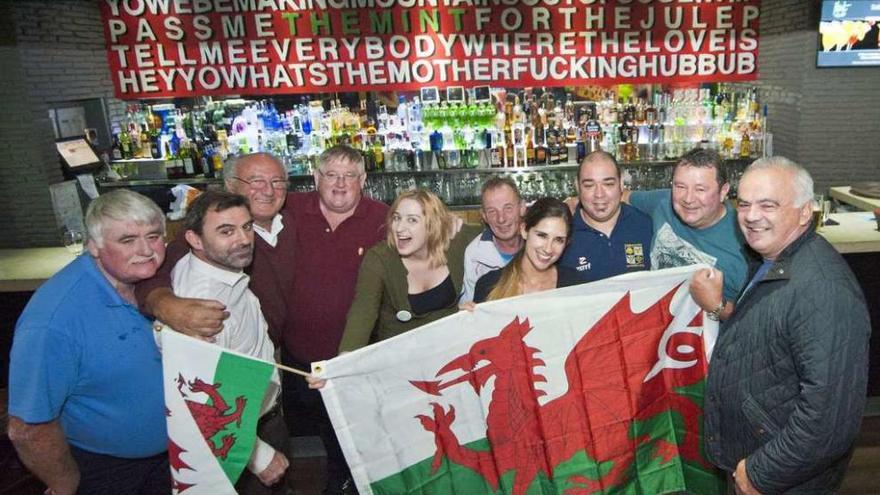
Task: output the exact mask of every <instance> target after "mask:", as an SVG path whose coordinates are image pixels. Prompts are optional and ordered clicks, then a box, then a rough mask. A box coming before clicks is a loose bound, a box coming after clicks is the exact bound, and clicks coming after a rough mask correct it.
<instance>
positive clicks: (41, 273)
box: [0, 247, 75, 292]
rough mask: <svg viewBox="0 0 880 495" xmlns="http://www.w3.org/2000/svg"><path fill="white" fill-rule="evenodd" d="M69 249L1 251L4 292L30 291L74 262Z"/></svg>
mask: <svg viewBox="0 0 880 495" xmlns="http://www.w3.org/2000/svg"><path fill="white" fill-rule="evenodd" d="M74 258H75V256H74V255H73V254H71V253H70V252H69V251H68V250H67V248H63V247H49V248H26V249H0V292H30V291H34V290H36V289H37V287H39V286H40V285H41V284H42V283H43V282H45V281H46V280H48V279H49V278H50V277H52V275H55V273H56V272H57V271H58V270H61V269H62V268H64V267H65V266H66V265H67V264H68V263H70V262H71V261H73V259H74Z"/></svg>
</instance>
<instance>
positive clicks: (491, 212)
mask: <svg viewBox="0 0 880 495" xmlns="http://www.w3.org/2000/svg"><path fill="white" fill-rule="evenodd" d="M480 202H481V205H480V216H481V217H482V218H483V223H485V224H486V230H484V231H483V232H482V233H481V234H480V235H478V236H477V237H475V238H474V240H473V241H471V243H470V244H468V246H467V249H465V251H464V280H463V281H462V285H463V287H462V294H461V298H460V299H459V302H462V303H465V302H469V301H473V300H474V286H475V285H476V284H477V280H479V279H480V277H482V276H483V275H485V274H487V273H489V272H490V271H492V270H498V269H500V268H504V267H505V266H506V265H507V263H508V262H509V261H510V260H511V259H513V256H514V255H515V254H516V253H517V252H518V251H519V250H520V248H521V247H522V245H523V238H522V235H521V234H520V231H519V230H520V225H522V217H523V215H524V214H525V212H526V204H525V201H523V200H522V197H520V195H519V189H518V188H517V187H516V182H514V181H513V179H511V178H509V177H491V178H490V179H489V180H487V181H486V182H485V183H484V184H483V190H482V192H481V194H480Z"/></svg>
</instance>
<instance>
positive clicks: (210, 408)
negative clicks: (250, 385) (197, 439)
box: [177, 375, 247, 459]
mask: <svg viewBox="0 0 880 495" xmlns="http://www.w3.org/2000/svg"><path fill="white" fill-rule="evenodd" d="M220 386H221V384H220V383H215V384H213V385H211V384H208V383H205V382H204V381H202V379H201V378H196V379H195V380H192V381H191V382H188V383H187V381H186V380H185V379H184V378H183V375H179V376H178V378H177V390H179V391H180V395H181V396H183V399H184V401H185V402H186V406H187V407H188V408H189V411H190V413H192V416H193V419H195V422H196V424H197V425H198V426H199V431H200V432H201V433H202V436H203V437H204V438H205V441H206V442H208V446H209V447H210V448H211V452H212V453H213V454H214V456H215V457H218V458H220V459H226V456H227V455H228V454H229V449H231V448H232V446H233V445H234V444H235V435H234V434H229V435H225V436H223V438H221V439H220V445H219V446H218V445H216V444H215V443H214V440H213V438H214V436H215V435H216V434H217V433H218V432H220V431H221V430H223V429H224V428H226V425H228V424H230V423H233V422H234V423H235V424H236V426H241V415H242V413H243V412H244V406H245V404H246V403H247V399H246V398H245V397H244V396H239V397H237V398H236V399H235V411H230V410H229V409H230V407H229V404H227V403H226V400H225V399H224V398H223V396H222V395H220V393H219V392H218V391H217V389H218V388H220ZM184 388H187V389H189V390H188V392H186V391H184ZM190 393H192V394H198V393H203V394H207V395H208V402H206V403H204V404H203V403H201V402H196V401H194V400H191V399H188V398H187V397H188V396H189V394H190Z"/></svg>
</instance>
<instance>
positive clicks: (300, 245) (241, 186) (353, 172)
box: [138, 146, 388, 494]
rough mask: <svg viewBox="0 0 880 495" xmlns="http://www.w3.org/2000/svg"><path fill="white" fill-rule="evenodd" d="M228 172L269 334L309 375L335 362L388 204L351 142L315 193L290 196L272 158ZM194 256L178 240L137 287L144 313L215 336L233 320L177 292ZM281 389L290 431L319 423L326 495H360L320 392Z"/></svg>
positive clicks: (336, 149)
mask: <svg viewBox="0 0 880 495" xmlns="http://www.w3.org/2000/svg"><path fill="white" fill-rule="evenodd" d="M225 171H226V174H225V175H226V180H225V186H226V189H227V190H229V191H230V192H234V193H237V194H241V195H242V196H245V197H247V198H248V202H249V206H250V211H251V215H252V216H253V219H254V229H255V231H256V233H257V236H256V240H255V252H254V261H253V264H252V265H251V266H250V270H249V275H250V276H251V283H250V287H251V290H252V291H253V292H254V294H256V295H257V297H258V298H259V299H260V304H261V306H262V309H263V313H264V316H265V317H266V320H267V321H268V323H269V333H270V335H271V336H272V338H273V340H275V341H276V343H278V344H283V345H280V347H281V348H282V361H283V362H284V363H285V364H288V365H290V366H294V367H297V368H301V369H310V366H309V363H310V362H312V361H320V360H324V359H329V358H332V357H334V356H336V350H337V348H338V347H339V342H340V340H341V338H342V332H343V330H344V329H345V319H346V315H347V313H348V309H349V306H351V302H352V300H353V299H354V286H355V282H356V281H357V274H358V270H359V268H360V264H361V260H362V258H363V255H364V253H366V251H367V250H368V249H369V248H370V247H372V246H373V244H375V243H377V242H379V241H380V240H383V239H384V237H385V228H384V222H385V214H386V212H387V210H388V206H387V205H385V204H383V203H380V202H378V201H374V200H372V199H370V198H364V197H363V186H364V183H365V181H366V174H365V171H364V161H363V157H362V156H361V154H360V153H359V152H358V151H357V150H355V149H353V148H351V147H348V146H333V147H331V148H328V149H327V150H325V151H324V153H322V154H321V157H320V159H319V164H318V168H317V170H316V171H315V174H314V177H315V187H316V189H317V190H316V191H313V192H308V193H288V192H287V191H286V190H287V174H286V172H285V170H284V167H283V166H282V164H281V163H280V162H279V161H278V159H277V158H275V157H274V156H272V155H270V154H267V153H254V154H250V155H245V156H242V157H239V158H238V159H237V160H235V161H234V162H233V163H232V164H230V165H229V166H227V167H226V170H225ZM175 245H176V246H175ZM186 252H187V246H186V244H185V243H183V242H179V243H178V242H175V243H172V246H169V253H168V259H169V260H170V262H167V263H166V264H165V266H163V268H162V270H161V271H160V275H157V277H156V278H155V279H154V280H151V281H149V282H147V283H142V284H141V285H140V286H139V287H138V294H139V298H140V300H141V302H142V308H143V309H144V310H146V311H148V312H150V313H152V314H153V315H155V316H156V317H158V318H159V319H160V320H162V321H163V322H164V323H166V324H168V325H169V326H171V327H172V328H175V329H177V330H180V331H182V332H184V333H189V334H194V335H201V336H210V335H213V334H215V333H217V332H218V331H219V330H220V329H221V328H222V325H223V320H224V319H225V318H226V317H228V316H229V314H228V313H227V312H226V308H225V307H224V306H223V305H222V304H220V303H219V302H217V301H209V300H203V299H181V298H177V297H175V296H174V295H173V293H172V292H171V289H170V286H171V283H170V278H169V276H168V274H169V273H170V271H171V267H173V266H174V263H176V261H177V260H178V259H179V258H180V257H182V256H183V255H184V254H186ZM282 385H283V402H284V414H285V417H286V419H287V420H288V425H289V427H290V429H291V431H295V430H296V429H297V428H296V426H297V421H296V420H299V419H311V420H312V421H313V422H314V423H315V424H316V426H317V427H318V430H319V434H320V435H321V438H322V440H323V442H324V446H325V448H326V450H327V471H328V474H327V488H326V489H325V491H324V493H328V494H336V493H355V491H354V487H353V485H352V484H351V482H350V479H349V478H350V475H349V473H348V467H347V465H346V463H345V458H344V457H343V455H342V451H341V450H340V449H339V445H338V443H337V441H336V436H335V433H334V432H333V428H332V426H331V425H330V421H329V419H328V418H327V413H326V411H325V410H324V405H323V403H322V402H321V398H320V395H319V393H318V392H317V391H315V390H309V389H308V387H307V386H306V383H305V382H304V381H303V380H302V378H299V377H293V376H284V377H283V383H282Z"/></svg>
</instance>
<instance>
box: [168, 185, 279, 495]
mask: <svg viewBox="0 0 880 495" xmlns="http://www.w3.org/2000/svg"><path fill="white" fill-rule="evenodd" d="M184 229H185V232H184V237H185V238H186V241H187V243H189V245H190V247H191V250H190V252H189V253H188V254H187V255H185V256H184V257H183V258H181V259H180V260H179V261H178V262H177V264H176V265H175V266H174V269H173V270H172V272H171V278H172V287H173V288H174V294H175V295H177V296H178V297H194V298H204V299H216V300H218V301H220V302H221V303H223V304H224V305H225V306H226V310H227V311H228V312H229V318H227V319H226V321H225V322H224V325H223V329H222V330H221V331H220V333H218V334H216V335H214V337H213V338H214V339H215V343H216V344H217V345H220V346H222V347H224V348H227V349H231V350H234V351H237V352H241V353H243V354H247V355H249V356H253V357H256V358H260V359H263V360H266V361H274V355H275V346H274V345H273V344H272V341H271V340H270V339H269V334H268V325H267V323H266V319H265V318H263V313H262V311H261V310H260V301H259V300H258V299H257V297H256V296H255V295H254V293H253V292H251V290H250V289H249V288H248V282H249V280H250V277H248V275H246V274H245V273H244V271H243V269H244V268H245V267H247V266H248V265H250V264H251V261H252V260H253V253H254V222H253V219H252V217H251V213H250V210H249V209H248V202H247V199H246V198H245V197H243V196H239V195H237V194H233V193H229V192H221V191H208V192H205V193H203V194H202V195H200V196H199V197H198V198H197V199H196V200H195V201H194V202H193V204H192V205H190V208H189V211H187V215H186V218H185V219H184ZM279 393H280V380H279V376H278V372H277V370H276V371H275V374H274V375H273V377H272V385H270V390H269V392H268V393H267V394H266V398H265V400H264V401H263V406H262V409H261V411H262V417H261V418H260V423H259V426H258V428H257V437H258V438H257V442H256V445H255V446H254V452H253V454H252V455H251V459H250V461H249V462H248V466H247V467H248V469H247V471H245V472H244V473H242V476H241V478H240V479H239V481H238V483H236V486H235V488H236V490H237V491H238V493H241V494H275V493H278V494H283V493H285V490H286V488H285V486H284V483H282V481H283V480H284V473H285V471H286V470H287V467H288V464H289V463H288V460H287V457H286V455H285V452H287V448H288V432H287V427H286V425H285V423H284V418H283V417H282V415H281V412H280V411H281V408H280V406H279V404H278V396H279Z"/></svg>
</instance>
